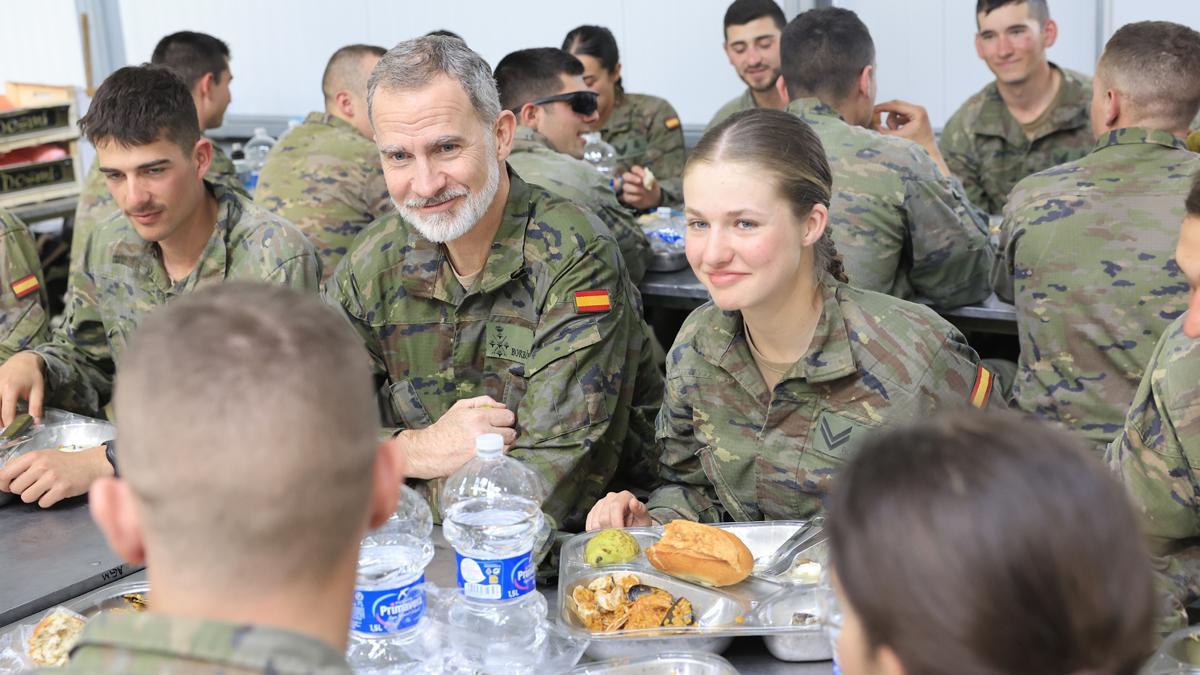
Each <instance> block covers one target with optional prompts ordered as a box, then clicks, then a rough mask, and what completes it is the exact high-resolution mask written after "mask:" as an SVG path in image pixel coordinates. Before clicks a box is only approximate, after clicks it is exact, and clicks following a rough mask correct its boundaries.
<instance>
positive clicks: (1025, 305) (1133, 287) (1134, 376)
mask: <svg viewBox="0 0 1200 675" xmlns="http://www.w3.org/2000/svg"><path fill="white" fill-rule="evenodd" d="M1197 170H1200V157H1197V156H1196V155H1194V154H1192V153H1190V152H1188V151H1187V150H1185V149H1184V148H1183V143H1182V142H1180V141H1179V140H1178V139H1176V138H1175V137H1174V136H1172V135H1170V134H1168V133H1167V132H1165V131H1156V130H1150V129H1139V128H1128V129H1118V130H1115V131H1111V132H1109V133H1107V134H1105V135H1104V136H1103V137H1102V138H1101V139H1100V141H1099V142H1098V143H1097V144H1096V148H1095V150H1093V151H1092V153H1091V154H1090V155H1088V156H1087V157H1084V158H1083V159H1080V160H1076V161H1074V162H1070V163H1068V164H1063V165H1061V166H1057V167H1054V168H1052V169H1047V170H1046V171H1043V172H1041V173H1038V174H1034V175H1032V176H1030V177H1029V178H1026V179H1025V180H1023V181H1021V182H1020V183H1018V184H1017V187H1016V188H1015V189H1013V192H1012V195H1011V197H1010V198H1009V200H1008V206H1006V207H1005V208H1004V223H1003V224H1002V225H1001V232H1000V247H1001V258H1000V260H998V261H997V264H996V269H995V272H994V275H993V277H994V279H993V281H994V283H995V287H996V294H997V295H999V296H1000V297H1001V298H1002V299H1004V300H1008V301H1009V302H1013V303H1014V304H1015V305H1016V311H1017V332H1018V335H1019V337H1020V342H1021V355H1020V359H1019V364H1018V371H1017V376H1016V380H1015V382H1014V383H1013V398H1014V400H1015V403H1016V405H1017V407H1019V408H1021V409H1022V410H1024V411H1026V412H1031V413H1034V414H1036V415H1038V416H1039V417H1042V418H1045V419H1047V420H1051V421H1055V422H1059V423H1061V424H1063V425H1065V426H1066V427H1067V428H1069V429H1072V430H1074V431H1076V432H1077V433H1079V434H1082V435H1083V436H1084V437H1086V438H1087V439H1089V440H1090V441H1092V442H1093V443H1096V444H1107V443H1108V442H1110V441H1112V439H1113V438H1114V437H1115V436H1116V435H1117V433H1118V432H1119V431H1120V430H1121V424H1122V422H1123V421H1124V419H1125V411H1126V410H1127V409H1128V406H1129V401H1130V400H1132V399H1133V393H1134V390H1135V389H1136V388H1137V383H1138V381H1139V380H1141V379H1142V372H1143V371H1144V370H1145V369H1146V364H1147V363H1148V362H1149V360H1150V353H1151V351H1152V350H1153V349H1154V343H1155V342H1157V341H1158V336H1159V335H1161V334H1162V332H1163V331H1164V330H1165V329H1166V327H1167V324H1169V323H1170V322H1171V321H1172V320H1173V319H1174V318H1175V317H1177V316H1179V315H1180V314H1181V313H1182V312H1183V310H1184V309H1185V308H1186V306H1187V290H1188V284H1187V281H1186V280H1185V279H1184V277H1183V275H1182V274H1181V273H1180V271H1179V268H1178V267H1177V266H1176V264H1175V259H1174V258H1175V241H1176V239H1177V238H1178V235H1179V223H1180V221H1181V220H1182V219H1183V210H1184V209H1183V202H1184V199H1185V198H1186V197H1187V194H1188V190H1189V189H1190V188H1191V183H1192V175H1193V174H1194V173H1196V171H1197Z"/></svg>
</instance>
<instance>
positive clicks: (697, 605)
mask: <svg viewBox="0 0 1200 675" xmlns="http://www.w3.org/2000/svg"><path fill="white" fill-rule="evenodd" d="M803 525H804V521H797V520H791V521H769V522H762V523H727V524H723V525H719V526H718V527H721V528H722V529H725V530H727V531H729V532H731V533H732V534H734V535H736V536H737V537H738V538H739V539H741V540H742V542H743V543H745V544H746V547H747V548H749V549H750V552H751V554H752V555H753V556H754V559H755V569H756V570H760V569H761V568H762V567H763V566H764V563H765V562H766V560H767V558H769V557H770V556H771V554H772V553H774V552H775V549H776V548H778V547H779V545H780V544H782V543H783V542H784V541H785V540H787V538H788V537H789V536H791V535H792V533H794V532H795V531H796V530H797V529H798V528H800V527H801V526H803ZM626 532H628V533H629V534H631V535H633V537H634V538H635V539H636V540H637V542H638V545H639V546H640V547H641V552H639V553H638V555H637V557H635V558H634V559H633V560H631V561H629V562H628V563H624V564H618V565H608V566H604V567H594V566H592V565H591V564H589V563H588V562H586V560H585V559H584V555H583V552H584V547H585V546H586V544H587V541H588V539H590V538H591V537H592V536H594V535H595V534H596V533H595V532H587V533H584V534H579V535H576V536H574V537H572V538H571V539H569V540H567V542H566V543H565V544H563V548H562V554H561V556H560V561H559V576H558V580H559V581H558V608H557V612H558V614H557V616H558V620H559V622H560V623H562V624H563V625H564V626H566V627H567V628H568V629H569V630H571V631H573V632H577V633H581V634H584V635H587V636H588V637H590V638H591V643H590V645H589V646H588V649H587V654H588V656H589V657H591V658H593V659H612V658H621V657H630V658H633V657H637V656H642V655H651V654H660V653H662V652H665V651H688V652H709V653H715V654H719V653H721V652H723V651H724V650H725V648H726V647H728V646H729V643H730V642H731V641H732V640H733V638H734V637H737V636H753V635H761V636H763V638H764V640H765V642H766V644H767V648H768V649H769V650H770V651H771V653H772V654H773V655H774V656H775V657H776V658H778V659H782V660H785V661H823V660H826V659H829V658H831V657H832V653H831V650H830V644H829V640H828V638H827V637H826V634H825V631H824V630H823V628H822V627H821V625H820V623H819V622H817V621H816V619H817V618H818V616H819V603H818V598H819V595H818V594H819V593H820V591H819V590H818V587H817V584H815V583H803V582H798V581H793V580H792V579H790V578H789V577H766V576H763V575H761V574H759V573H757V572H756V573H753V574H751V575H750V576H749V577H747V578H746V579H745V580H743V581H741V582H739V583H737V584H734V585H732V586H725V587H721V588H709V587H706V586H701V585H699V584H694V583H691V582H688V581H684V580H682V579H677V578H675V577H672V576H670V575H668V574H666V573H665V572H662V571H659V570H658V569H655V568H654V567H653V566H652V565H651V564H650V563H649V561H647V560H646V556H645V550H646V549H647V548H648V547H650V546H652V545H653V544H655V543H656V542H657V541H658V540H659V538H660V537H661V536H662V528H661V527H646V528H627V529H626ZM798 556H800V557H803V558H806V559H810V560H813V561H816V562H818V563H820V564H822V565H823V564H824V563H825V559H826V549H825V544H824V543H819V544H815V545H814V546H813V547H812V548H810V549H806V550H802V551H801V552H800V553H799V554H798ZM614 573H616V574H624V573H633V574H636V575H637V576H638V578H639V579H640V582H641V583H642V584H644V585H648V586H653V587H657V588H661V589H662V590H664V591H666V592H668V593H670V594H671V595H672V596H674V597H676V598H678V597H684V598H687V599H688V600H689V601H690V602H691V605H692V609H693V616H694V617H695V621H694V623H693V625H690V626H686V627H670V628H667V627H658V628H648V629H639V630H626V629H621V630H615V631H611V632H598V631H590V630H588V629H587V628H586V627H585V626H584V623H583V622H582V621H581V620H580V619H579V617H578V616H577V615H576V614H575V612H574V611H572V609H571V608H570V606H569V605H570V602H569V600H568V599H569V598H571V597H572V592H573V591H574V590H575V588H576V587H577V586H585V587H586V586H587V585H588V584H589V583H591V582H592V581H593V580H595V579H598V578H599V577H603V576H605V575H612V574H614ZM794 621H796V622H800V623H794ZM805 621H807V622H806V623H804V622H805Z"/></svg>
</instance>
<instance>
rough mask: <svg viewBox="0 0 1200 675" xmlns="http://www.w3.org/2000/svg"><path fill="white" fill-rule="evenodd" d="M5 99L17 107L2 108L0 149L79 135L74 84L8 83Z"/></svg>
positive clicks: (39, 143)
mask: <svg viewBox="0 0 1200 675" xmlns="http://www.w3.org/2000/svg"><path fill="white" fill-rule="evenodd" d="M4 98H5V99H7V100H8V102H9V103H11V104H12V105H14V106H16V109H15V110H6V111H0V152H9V151H12V150H16V149H17V148H23V147H27V146H31V145H42V144H43V143H53V142H57V141H70V140H74V139H76V138H79V125H78V122H79V115H78V111H77V108H76V104H75V88H74V87H59V86H53V85H45V84H29V83H24V82H8V83H6V84H5V88H4Z"/></svg>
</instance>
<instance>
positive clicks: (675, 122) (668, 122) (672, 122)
mask: <svg viewBox="0 0 1200 675" xmlns="http://www.w3.org/2000/svg"><path fill="white" fill-rule="evenodd" d="M680 124H681V122H680V121H679V118H678V117H668V118H667V119H665V120H663V126H664V127H666V128H668V129H678V128H679V125H680Z"/></svg>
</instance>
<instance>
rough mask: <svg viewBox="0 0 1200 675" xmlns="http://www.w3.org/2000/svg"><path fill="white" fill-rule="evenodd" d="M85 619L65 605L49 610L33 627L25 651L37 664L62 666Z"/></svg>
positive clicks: (84, 623)
mask: <svg viewBox="0 0 1200 675" xmlns="http://www.w3.org/2000/svg"><path fill="white" fill-rule="evenodd" d="M86 625H87V619H85V618H83V616H81V615H79V614H76V613H75V612H72V611H71V610H69V609H66V608H65V607H59V608H58V609H56V610H54V611H53V612H50V613H49V614H47V615H46V616H44V617H43V618H42V620H41V621H39V622H38V623H37V625H36V626H34V627H33V634H32V635H30V636H29V642H28V644H27V645H26V651H27V653H28V654H29V658H30V659H31V660H32V661H33V662H34V663H36V664H37V665H39V666H64V665H66V663H67V655H68V654H70V653H71V648H72V647H74V646H75V642H76V641H77V640H79V634H80V633H82V632H83V628H84V626H86Z"/></svg>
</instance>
